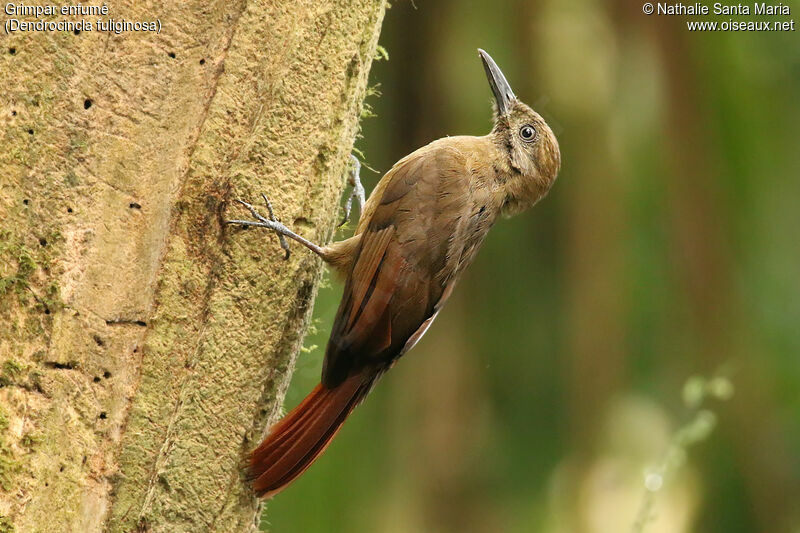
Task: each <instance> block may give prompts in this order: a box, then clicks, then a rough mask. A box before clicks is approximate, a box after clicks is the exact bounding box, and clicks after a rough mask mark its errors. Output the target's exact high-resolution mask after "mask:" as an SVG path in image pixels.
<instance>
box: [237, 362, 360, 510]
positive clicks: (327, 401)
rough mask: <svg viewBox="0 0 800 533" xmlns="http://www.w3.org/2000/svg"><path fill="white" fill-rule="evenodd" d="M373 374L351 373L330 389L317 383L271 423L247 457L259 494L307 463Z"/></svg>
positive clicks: (270, 490)
mask: <svg viewBox="0 0 800 533" xmlns="http://www.w3.org/2000/svg"><path fill="white" fill-rule="evenodd" d="M374 381H375V376H372V375H368V376H364V375H363V374H359V375H355V376H351V377H349V378H348V379H346V380H345V381H344V382H342V383H341V384H340V385H338V386H337V387H335V388H333V389H328V388H326V387H325V386H324V385H322V384H321V383H320V384H319V385H317V386H316V387H315V388H314V390H313V391H311V393H310V394H309V395H308V396H306V398H305V399H304V400H303V401H302V402H301V403H300V405H298V406H297V407H295V408H294V409H293V410H292V412H290V413H289V414H287V415H286V416H285V417H283V419H281V420H280V421H279V422H278V423H277V424H275V426H273V428H272V430H271V431H270V433H269V435H268V436H267V438H266V439H264V442H262V443H261V445H260V446H259V447H258V448H256V449H255V450H253V452H252V453H251V454H250V458H249V478H250V479H251V480H252V482H253V489H254V490H255V491H256V493H257V494H258V495H259V496H260V497H271V496H274V495H275V494H277V493H278V492H280V491H281V490H283V489H284V488H286V486H287V485H289V483H291V482H292V481H294V480H295V479H297V477H298V476H300V474H302V473H303V472H305V471H306V469H307V468H308V467H309V466H311V464H312V463H313V462H314V460H315V459H316V458H317V457H319V456H320V455H321V454H322V452H324V451H325V448H327V447H328V444H330V442H331V440H333V437H334V436H335V435H336V433H337V432H338V431H339V429H340V428H341V427H342V424H343V423H344V421H345V419H346V418H347V416H348V415H349V414H350V413H351V412H352V411H353V409H354V408H355V407H356V405H358V404H359V402H361V400H363V399H364V397H365V396H366V395H367V393H369V390H370V388H371V387H372V384H373V382H374Z"/></svg>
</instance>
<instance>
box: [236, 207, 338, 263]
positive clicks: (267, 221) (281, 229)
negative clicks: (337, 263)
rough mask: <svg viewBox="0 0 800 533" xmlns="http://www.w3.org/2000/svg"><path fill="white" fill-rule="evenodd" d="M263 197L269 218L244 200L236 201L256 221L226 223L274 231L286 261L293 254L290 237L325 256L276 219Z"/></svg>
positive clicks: (320, 250)
mask: <svg viewBox="0 0 800 533" xmlns="http://www.w3.org/2000/svg"><path fill="white" fill-rule="evenodd" d="M261 197H262V198H263V199H264V203H266V205H267V212H268V213H269V218H266V217H264V216H262V215H261V214H260V213H259V212H258V211H257V210H256V208H255V207H253V206H252V205H251V204H249V203H247V202H245V201H244V200H239V199H237V200H236V201H237V202H239V203H240V204H242V205H243V206H245V207H246V208H247V209H248V211H250V214H251V215H253V217H254V218H255V219H256V220H226V221H225V222H226V223H227V224H238V225H240V226H255V227H258V228H267V229H270V230H272V231H274V232H275V234H276V235H277V236H278V241H279V242H280V244H281V248H283V250H284V251H285V252H286V255H285V257H284V259H289V256H290V254H291V252H290V250H289V243H288V242H287V241H286V237H289V238H290V239H293V240H295V241H297V242H299V243H300V244H302V245H303V246H305V247H306V248H308V249H309V250H311V251H312V252H314V253H316V254H317V255H319V256H322V255H323V252H322V248H321V247H320V246H317V245H316V244H314V243H313V242H311V241H309V240H308V239H305V238H303V237H301V236H300V235H298V234H297V233H295V232H293V231H292V230H290V229H289V228H287V227H286V226H284V225H283V224H282V223H281V222H280V221H279V220H278V219H277V218H275V212H274V211H273V210H272V204H271V203H270V201H269V199H268V198H267V196H266V195H265V194H262V195H261Z"/></svg>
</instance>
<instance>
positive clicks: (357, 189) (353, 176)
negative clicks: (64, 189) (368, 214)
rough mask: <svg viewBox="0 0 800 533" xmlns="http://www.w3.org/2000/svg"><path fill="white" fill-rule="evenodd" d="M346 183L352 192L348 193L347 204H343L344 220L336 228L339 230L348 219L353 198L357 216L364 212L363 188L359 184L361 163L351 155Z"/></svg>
mask: <svg viewBox="0 0 800 533" xmlns="http://www.w3.org/2000/svg"><path fill="white" fill-rule="evenodd" d="M347 182H348V183H349V184H350V185H351V186H352V187H353V190H352V191H350V196H348V197H347V202H345V204H344V218H343V219H342V221H341V222H340V223H339V226H338V227H340V228H341V227H342V226H344V225H345V224H346V223H347V221H348V220H349V219H350V210H351V209H352V207H353V198H355V199H356V201H357V202H358V212H359V215H360V214H361V213H363V212H364V203H365V202H366V198H365V194H364V186H363V185H362V184H361V161H359V160H358V158H357V157H356V156H355V155H353V154H350V176H349V177H348V178H347Z"/></svg>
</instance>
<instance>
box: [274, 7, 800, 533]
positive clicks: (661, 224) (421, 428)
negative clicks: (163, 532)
mask: <svg viewBox="0 0 800 533" xmlns="http://www.w3.org/2000/svg"><path fill="white" fill-rule="evenodd" d="M709 5H710V4H709ZM786 5H789V6H790V7H791V8H792V11H793V13H792V16H790V17H773V18H766V19H765V18H759V17H753V16H751V17H744V18H739V20H789V19H791V18H794V16H796V15H795V14H798V15H800V4H798V2H790V3H788V4H786ZM727 19H728V17H721V18H720V17H710V18H709V20H718V21H722V20H727ZM685 21H686V19H685V18H684V17H666V16H650V17H648V16H645V15H643V14H642V5H641V2H623V1H618V2H605V3H596V2H581V1H556V0H549V1H543V2H531V1H521V0H518V1H507V2H500V1H495V2H480V3H478V2H474V3H467V2H456V1H454V0H437V1H435V2H433V1H424V0H416V6H415V5H413V4H412V3H410V2H408V1H405V0H403V1H400V2H398V3H396V4H395V5H393V6H392V8H391V9H390V10H389V11H388V12H387V16H386V20H385V23H384V27H383V33H382V36H381V41H380V42H381V44H382V45H383V46H385V47H386V49H387V50H388V53H389V55H390V59H389V61H380V62H376V63H375V64H374V67H373V71H372V76H371V79H372V83H373V84H379V90H380V92H381V93H382V95H381V96H379V97H377V96H371V97H369V98H368V100H367V103H368V104H369V105H370V106H371V107H372V110H373V111H374V113H375V114H376V115H377V117H375V118H368V119H365V120H364V121H363V122H362V124H363V132H362V133H363V138H361V139H359V141H358V142H357V146H358V147H359V148H360V149H361V150H362V151H363V152H364V154H365V155H366V163H367V164H369V165H370V166H372V167H374V168H376V169H378V170H380V171H381V172H385V171H386V170H388V169H389V168H390V167H391V165H392V164H393V163H394V162H395V161H396V160H398V159H399V158H400V157H402V156H404V155H405V154H407V153H409V152H411V151H413V150H414V149H416V148H418V147H420V146H422V145H424V144H426V143H428V142H430V141H432V140H434V139H436V138H439V137H443V136H445V135H458V134H474V135H483V134H485V133H486V132H488V130H489V129H490V127H491V108H490V105H491V93H490V90H489V87H488V85H487V83H486V80H485V77H484V73H483V68H482V66H481V64H480V61H479V60H478V56H477V53H476V48H478V47H482V48H485V49H486V50H487V51H489V53H491V54H492V55H493V57H494V58H495V60H496V61H497V63H498V64H499V65H500V67H501V68H502V69H503V70H504V71H505V73H506V76H507V77H508V79H509V81H510V82H511V85H512V87H513V88H514V90H515V92H516V93H517V95H518V96H519V97H520V98H521V99H523V100H524V101H526V102H527V103H529V104H531V105H532V106H533V107H534V108H535V109H537V110H538V111H539V112H540V113H541V114H542V115H543V116H545V118H546V119H547V120H548V121H549V122H550V124H551V126H552V127H553V129H554V130H555V132H556V134H557V136H558V138H559V141H560V144H561V151H562V159H563V168H562V172H561V174H560V177H559V180H558V181H557V182H556V185H555V187H554V188H553V190H552V192H551V193H550V195H549V196H548V197H547V198H545V199H544V200H543V201H542V202H541V203H540V204H539V205H537V206H536V207H535V208H534V209H533V210H532V211H530V212H528V213H525V214H523V215H521V216H519V217H517V218H514V219H511V220H502V221H500V222H499V223H498V224H497V225H496V227H495V228H494V229H493V231H492V233H491V234H490V236H489V238H488V240H487V242H486V244H485V245H484V248H483V250H482V251H481V253H480V254H479V256H478V259H477V262H476V263H475V264H474V265H473V266H472V267H471V268H470V269H469V271H468V272H467V274H466V276H465V277H464V278H463V279H462V281H461V283H460V286H459V287H458V289H457V290H456V291H455V294H454V296H453V298H451V300H450V302H449V303H448V305H447V306H446V307H445V309H444V311H443V312H442V313H441V315H440V317H439V318H438V319H437V322H436V324H435V325H434V327H432V328H431V330H430V332H429V333H428V334H427V336H426V337H425V338H424V339H423V340H422V341H421V342H420V343H419V345H418V346H417V347H416V348H415V349H414V350H413V351H412V352H410V353H409V354H408V355H407V356H406V357H404V358H403V360H401V362H400V363H399V364H398V365H397V366H396V367H395V369H394V370H393V371H392V372H390V373H389V374H387V376H386V377H385V378H384V379H383V380H382V382H381V383H380V384H379V386H378V387H377V388H376V389H375V390H374V392H373V393H372V395H371V396H370V397H369V398H368V400H367V401H366V402H365V403H364V404H363V405H362V406H361V407H359V408H358V409H357V410H356V412H355V413H354V414H353V416H352V417H351V418H350V420H349V421H348V423H347V424H346V425H345V427H344V429H343V430H342V432H341V433H340V435H339V436H338V437H337V439H336V440H335V441H334V443H333V444H332V445H331V447H330V448H329V450H328V451H327V453H326V454H325V455H324V456H323V457H322V458H321V459H320V460H319V461H318V462H317V463H316V464H315V465H314V466H313V467H312V468H311V469H310V470H309V471H308V472H307V473H306V474H305V475H304V476H303V477H302V478H301V479H300V480H299V481H297V482H296V483H294V484H293V485H292V486H291V487H290V488H289V489H287V490H286V491H285V492H284V493H282V494H281V495H280V496H278V497H277V498H276V499H274V500H273V501H272V502H270V503H268V504H267V508H266V514H265V520H264V522H263V527H264V528H265V529H269V530H270V531H274V532H275V533H287V532H292V533H293V532H303V533H315V532H325V533H335V532H355V533H360V532H370V533H376V532H377V533H406V532H462V531H468V532H544V533H567V532H570V533H583V532H592V533H594V532H598V533H609V532H618V531H623V532H624V531H631V526H632V524H633V522H634V520H635V517H636V515H637V513H639V512H641V508H642V505H644V504H643V501H644V500H643V498H644V497H645V484H644V479H645V475H646V474H647V473H648V472H652V471H653V468H656V467H657V465H658V464H659V463H660V462H662V461H663V460H664V457H665V454H668V451H669V449H670V448H669V444H670V442H671V439H672V438H673V436H674V435H675V434H676V431H678V430H679V428H681V427H683V426H685V425H686V424H687V423H689V422H690V421H691V420H692V417H693V416H694V412H693V411H692V410H691V409H689V408H687V406H686V405H685V403H684V401H683V400H682V394H683V389H684V384H685V383H686V381H687V379H688V378H690V377H691V376H693V375H702V376H712V375H714V374H715V373H718V372H723V373H725V374H726V375H728V376H729V378H730V380H731V382H732V383H733V385H734V387H735V394H734V396H733V397H732V398H731V399H729V400H728V401H724V402H723V401H716V400H714V399H709V400H707V401H706V402H705V403H704V404H703V408H707V409H709V410H711V411H713V413H714V414H715V415H716V419H717V425H716V427H715V428H714V431H713V432H712V433H711V434H710V436H709V437H708V438H707V439H704V440H702V442H699V443H697V444H696V445H694V446H692V447H690V448H688V450H686V452H688V456H687V457H688V459H687V461H686V463H685V464H684V465H683V466H682V467H681V468H678V469H674V468H673V469H670V471H669V472H668V473H667V475H666V477H665V479H664V484H663V486H662V487H661V489H660V490H658V491H657V492H655V493H653V494H652V503H653V505H652V508H651V509H650V511H651V512H652V515H653V518H652V520H650V521H649V522H648V523H647V527H646V529H645V531H648V532H664V533H681V532H705V533H722V532H724V533H739V532H748V533H752V532H764V533H784V532H786V533H797V532H800V453H799V452H800V327H799V326H800V179H798V178H800V142H798V141H800V103H799V102H798V97H799V96H800V38H799V36H798V32H797V31H795V32H787V33H763V32H752V33H751V32H731V33H723V32H709V33H691V32H689V31H688V30H687V29H686V23H685ZM362 177H363V179H364V182H365V185H366V187H367V190H370V189H371V187H372V186H373V185H374V184H375V182H377V180H378V179H379V177H380V176H379V175H377V174H374V173H371V172H369V171H367V170H364V172H363V173H362ZM344 235H346V233H344ZM340 292H341V286H340V285H339V284H338V282H335V281H332V282H330V283H328V287H327V288H324V289H323V290H321V291H320V294H319V297H318V299H317V303H316V308H315V325H316V330H317V331H316V332H315V333H314V334H312V335H311V336H310V337H309V339H308V340H307V342H306V345H307V346H308V347H310V348H311V349H310V350H307V351H306V352H304V353H302V354H301V355H300V359H299V361H298V368H297V373H296V374H295V377H294V381H293V384H292V387H291V389H290V391H289V394H288V396H287V400H286V406H287V408H290V407H293V406H294V405H296V404H297V403H298V402H299V401H300V400H301V399H302V397H303V396H304V395H305V394H306V393H307V392H308V391H309V390H310V389H311V388H312V387H313V386H314V385H315V384H316V383H317V382H318V380H319V374H320V366H321V360H322V356H323V354H324V347H325V344H326V341H327V335H328V330H329V328H330V325H331V322H332V320H333V315H334V313H335V311H336V307H337V305H338V298H339V295H340ZM315 345H316V348H314V346H315ZM673 451H675V450H673ZM675 453H676V454H677V457H678V459H680V458H681V454H682V453H683V452H682V451H681V450H678V451H677V452H675Z"/></svg>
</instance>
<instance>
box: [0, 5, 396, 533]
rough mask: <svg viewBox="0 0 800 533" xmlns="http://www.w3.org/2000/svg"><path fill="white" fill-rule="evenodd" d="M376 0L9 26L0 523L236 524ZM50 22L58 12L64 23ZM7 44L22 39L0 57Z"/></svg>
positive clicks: (307, 274)
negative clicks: (267, 222) (101, 28)
mask: <svg viewBox="0 0 800 533" xmlns="http://www.w3.org/2000/svg"><path fill="white" fill-rule="evenodd" d="M384 8H385V6H384V1H383V0H346V1H326V0H305V1H298V2H270V1H261V2H255V1H251V2H245V1H242V0H239V1H237V2H221V1H220V2H212V3H208V2H199V1H188V2H181V3H172V2H163V3H162V2H146V3H145V2H133V1H130V0H129V1H127V2H123V1H120V2H111V3H109V11H110V15H109V17H108V18H111V17H114V18H116V19H123V18H124V19H126V20H152V19H156V18H158V19H160V20H161V23H162V28H163V29H162V33H161V34H160V35H155V34H151V33H133V32H131V33H122V34H120V35H115V34H113V33H102V32H97V31H95V32H86V31H84V32H81V33H80V34H78V35H75V34H73V33H71V32H70V33H66V32H62V33H28V34H19V33H15V34H12V35H6V34H3V35H2V37H0V43H2V48H1V49H0V79H2V82H0V83H1V84H2V91H0V124H1V125H2V130H0V131H1V132H2V133H1V135H2V137H1V138H0V146H1V147H0V363H1V364H2V367H1V368H0V371H1V372H2V374H0V532H4V533H5V532H8V531H18V532H22V531H24V532H35V531H80V532H95V531H169V532H178V531H192V532H194V531H249V530H252V529H255V527H256V524H257V514H258V509H259V505H258V502H257V501H256V500H255V499H254V498H253V496H252V494H251V492H250V491H249V490H248V487H247V486H246V484H244V483H243V481H242V476H241V470H240V468H239V466H240V462H241V459H242V457H243V455H244V453H245V452H246V451H247V450H249V449H250V448H252V447H253V446H254V445H255V444H256V443H257V441H258V440H259V438H260V437H261V435H262V433H263V430H264V428H265V427H266V425H267V424H268V423H269V422H270V421H272V420H274V418H275V417H276V415H277V413H278V411H279V410H280V405H281V402H282V399H283V394H284V391H285V388H286V386H287V383H288V379H289V376H290V374H291V370H292V369H293V365H294V358H295V355H296V353H297V351H298V349H299V347H300V344H301V342H302V337H303V333H304V331H305V328H306V325H307V322H308V318H309V313H310V310H311V308H312V305H313V300H314V296H315V293H316V286H317V282H318V280H319V275H320V271H321V264H320V261H319V259H317V258H316V257H315V256H313V255H312V254H310V253H308V252H307V251H305V250H301V249H299V248H298V247H295V253H294V254H293V255H292V258H291V259H290V260H289V261H284V260H283V253H282V251H281V250H280V248H279V247H278V246H277V239H276V238H275V236H274V235H270V234H268V233H266V232H259V231H240V230H233V229H232V228H226V227H224V225H223V224H221V221H222V220H224V218H226V217H230V216H231V215H233V214H235V215H237V216H240V215H242V212H241V211H240V210H239V209H238V208H236V206H235V204H232V202H231V201H232V200H233V199H234V198H237V197H243V198H247V199H251V200H254V201H255V200H257V198H258V195H259V193H261V192H266V193H268V194H269V195H270V197H271V200H272V202H273V205H275V207H276V209H277V214H278V216H279V217H280V218H282V219H283V220H284V221H285V222H287V223H291V224H292V225H293V226H295V227H296V228H298V229H299V230H300V231H301V233H303V234H304V235H306V236H307V237H309V238H311V239H314V240H317V241H326V240H328V239H329V238H330V236H331V234H332V231H333V227H334V223H335V220H336V218H337V217H338V213H339V211H338V199H339V196H340V194H341V191H342V188H343V185H344V180H343V176H344V175H345V171H346V163H347V159H348V154H349V153H350V150H351V148H352V144H353V140H354V137H355V134H356V131H357V128H358V117H359V114H360V109H361V102H362V99H363V97H364V94H365V88H366V86H367V76H368V73H369V68H370V66H371V61H372V58H373V55H374V53H375V48H376V45H377V37H378V33H379V30H380V25H381V22H382V19H383V12H384ZM56 18H61V17H56ZM12 52H13V53H12Z"/></svg>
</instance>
